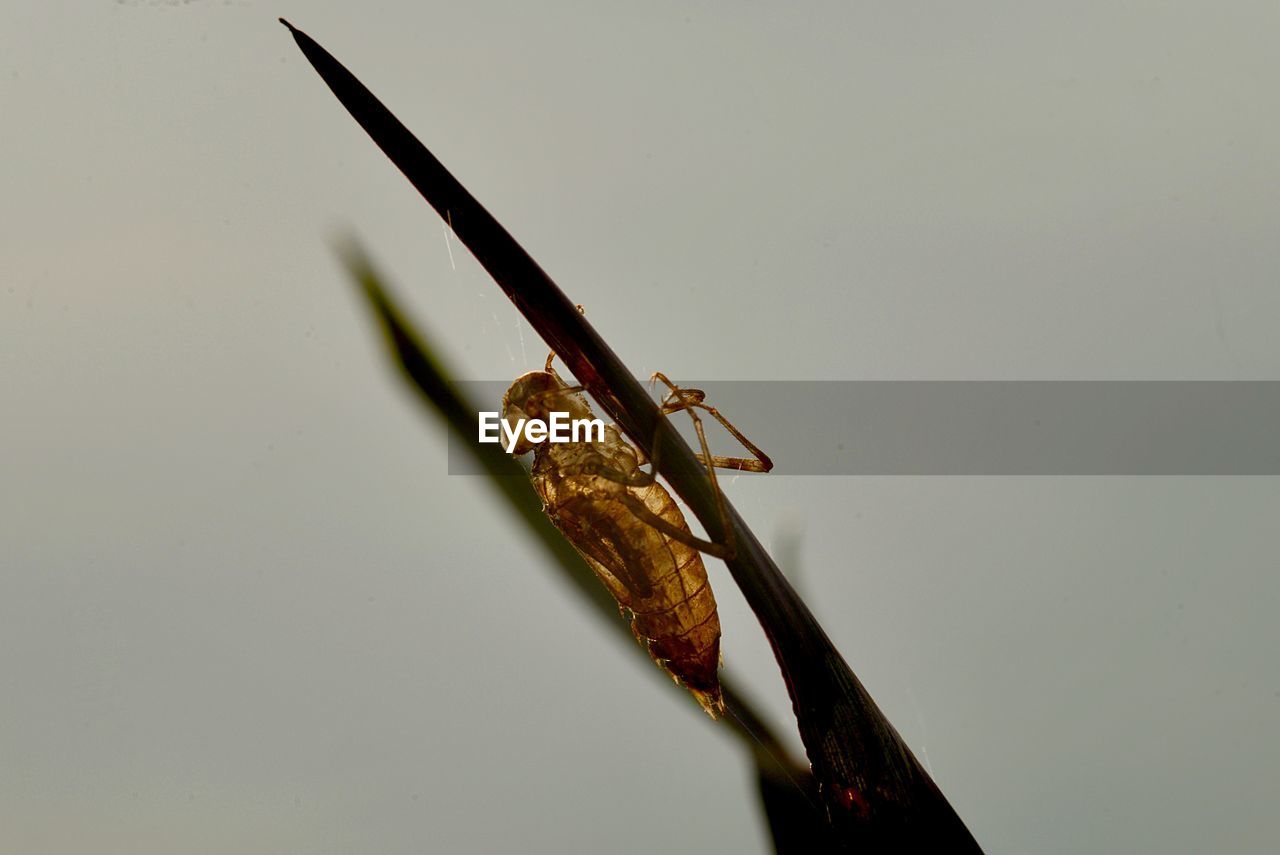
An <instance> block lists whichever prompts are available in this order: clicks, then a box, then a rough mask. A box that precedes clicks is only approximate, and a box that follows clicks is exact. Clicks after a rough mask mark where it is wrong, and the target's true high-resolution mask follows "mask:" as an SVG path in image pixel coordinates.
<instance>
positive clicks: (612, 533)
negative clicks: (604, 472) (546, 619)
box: [535, 467, 724, 718]
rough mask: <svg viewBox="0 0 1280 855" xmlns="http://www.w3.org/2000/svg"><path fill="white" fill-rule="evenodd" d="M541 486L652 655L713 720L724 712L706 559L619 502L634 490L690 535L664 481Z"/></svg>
mask: <svg viewBox="0 0 1280 855" xmlns="http://www.w3.org/2000/svg"><path fill="white" fill-rule="evenodd" d="M535 468H536V467H535ZM535 481H536V486H537V488H538V492H539V493H541V494H542V498H543V501H544V502H545V503H546V511H547V514H548V515H549V516H550V517H551V520H552V521H553V522H554V523H555V524H556V527H557V528H559V529H560V530H561V531H562V532H564V534H565V536H566V537H568V539H569V541H570V543H572V544H573V546H574V548H576V549H577V550H578V552H579V553H581V554H582V556H583V557H584V558H586V559H587V563H588V564H590V565H591V568H592V569H593V570H594V571H595V572H596V575H598V576H599V577H600V579H601V581H603V582H604V583H605V585H606V586H607V587H608V588H609V590H610V592H611V593H612V594H613V596H614V598H615V599H616V600H617V601H618V604H619V605H620V606H621V607H622V608H623V610H624V612H629V613H630V615H631V629H632V631H633V632H634V633H635V635H636V638H638V639H639V640H640V642H641V643H642V644H645V645H646V646H647V647H648V650H649V655H650V656H652V657H653V659H654V661H655V662H657V663H658V665H660V666H661V667H662V668H663V669H665V670H666V671H667V673H669V674H670V675H671V676H672V677H673V678H674V679H675V680H676V682H677V683H680V684H681V685H683V686H684V687H685V688H687V689H688V690H689V691H690V692H691V693H692V694H693V696H694V697H695V698H696V699H697V701H698V703H699V704H701V705H702V708H703V709H705V710H706V711H707V713H708V714H709V715H711V717H712V718H715V717H716V716H718V715H720V714H721V713H723V712H724V703H723V701H722V699H721V696H720V681H719V679H718V677H717V676H716V671H717V669H718V667H719V664H720V618H719V616H718V615H717V614H716V600H715V595H714V594H713V593H712V592H711V585H710V583H709V582H708V580H707V568H706V566H705V565H704V564H703V563H702V556H700V555H699V554H698V552H697V551H696V550H695V549H693V548H692V547H690V546H687V545H685V544H683V543H681V542H679V541H677V540H672V539H671V538H670V537H667V536H666V535H665V534H663V533H662V532H660V531H658V530H657V529H655V528H653V527H652V526H650V525H649V524H648V523H645V522H643V521H641V520H640V519H638V518H637V517H636V516H635V515H634V514H633V513H632V512H631V511H630V509H628V508H627V507H626V506H625V505H624V504H622V503H621V502H620V501H618V500H617V499H616V496H617V494H618V493H619V491H625V492H629V493H630V494H631V495H632V496H635V497H636V498H638V499H640V500H642V501H643V502H644V503H645V505H646V506H647V507H648V508H649V510H650V511H652V512H653V513H654V514H657V515H658V516H660V517H662V518H663V519H664V520H666V521H667V522H669V523H671V524H672V525H675V526H678V527H680V528H681V529H684V530H685V531H688V530H689V526H688V524H687V523H686V522H685V519H684V515H683V514H681V513H680V509H679V508H678V507H677V506H676V504H675V502H674V501H673V500H672V498H671V496H670V495H669V494H668V493H667V491H666V490H665V489H664V488H663V487H662V485H660V484H657V483H654V484H650V485H648V486H645V487H621V485H617V484H613V483H608V484H604V483H601V479H599V478H597V477H594V476H588V475H570V476H565V477H555V476H552V475H547V474H544V475H542V476H541V477H537V478H535ZM610 494H612V495H613V496H614V497H615V498H609V496H610Z"/></svg>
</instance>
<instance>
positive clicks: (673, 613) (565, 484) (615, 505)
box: [502, 354, 773, 719]
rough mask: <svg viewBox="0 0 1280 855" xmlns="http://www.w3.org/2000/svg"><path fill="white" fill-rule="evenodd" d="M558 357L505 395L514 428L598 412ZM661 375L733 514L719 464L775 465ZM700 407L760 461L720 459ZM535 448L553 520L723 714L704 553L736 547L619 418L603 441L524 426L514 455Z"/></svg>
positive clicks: (668, 409)
mask: <svg viewBox="0 0 1280 855" xmlns="http://www.w3.org/2000/svg"><path fill="white" fill-rule="evenodd" d="M552 356H554V354H552ZM552 356H549V357H547V363H546V368H545V370H543V371H531V372H529V373H528V374H525V375H523V376H521V377H519V378H517V379H516V380H515V382H514V383H512V384H511V387H510V388H509V389H508V390H507V393H506V395H504V396H503V399H502V418H503V419H504V420H505V421H506V422H507V423H508V425H516V424H517V422H518V420H519V419H521V418H526V419H534V418H537V419H542V420H544V421H546V420H547V419H548V416H549V414H550V413H553V412H560V413H567V414H568V417H569V418H570V419H590V418H593V415H592V411H591V407H590V405H589V404H588V403H587V401H586V399H585V398H584V397H583V396H582V394H581V393H582V391H583V389H582V387H581V386H569V385H567V384H566V383H565V382H564V381H563V380H562V379H561V378H560V376H559V375H558V374H556V373H555V370H554V369H553V368H552V367H551V360H552ZM654 379H655V380H661V381H662V382H663V383H665V384H666V385H667V386H668V388H669V389H670V393H669V394H668V395H667V396H666V397H665V398H664V399H663V401H662V405H661V411H662V414H663V415H664V416H665V415H668V414H670V413H674V412H678V411H680V410H684V411H686V412H688V413H689V415H690V416H691V417H692V418H693V421H694V427H695V429H696V431H697V434H698V439H699V442H700V443H701V445H702V454H701V455H699V460H700V461H701V462H703V463H704V464H705V465H706V466H707V469H708V472H709V473H710V475H711V480H712V484H713V486H715V488H716V496H717V500H718V501H720V503H721V512H722V516H724V507H723V498H722V497H721V495H720V492H719V487H718V485H716V484H715V468H716V467H720V468H723V469H737V470H748V471H755V472H768V471H769V470H770V469H772V468H773V463H772V462H771V461H770V460H769V458H768V456H767V455H765V454H764V452H762V451H760V449H758V448H756V447H755V446H754V445H752V444H751V443H750V442H749V441H748V440H747V439H746V437H744V436H743V435H742V434H741V433H739V432H738V430H737V429H736V428H735V427H734V426H733V425H731V424H730V423H729V422H728V421H727V420H726V419H725V418H724V417H723V416H721V415H720V413H719V412H718V411H717V410H716V409H715V408H714V407H710V406H708V405H707V404H705V403H704V402H703V399H704V397H705V396H704V394H703V393H702V392H701V391H699V390H697V389H682V388H680V387H678V386H676V385H675V384H674V383H672V382H671V381H670V380H668V379H667V378H666V377H665V376H663V375H662V374H655V375H654ZM698 409H700V410H703V411H705V412H707V413H709V414H710V415H712V416H713V417H714V418H715V419H716V420H717V421H719V422H720V423H721V424H723V425H724V426H725V427H726V428H727V429H728V430H729V431H730V433H732V434H733V435H734V437H736V438H737V439H738V441H739V442H741V443H742V444H743V446H744V447H745V448H747V449H748V450H749V451H750V452H751V453H752V454H753V455H754V458H736V457H713V456H712V455H711V453H710V452H709V450H708V448H707V441H706V436H705V435H704V433H703V429H702V422H701V420H700V419H699V418H698V416H697V414H696V413H695V410H698ZM529 451H533V452H534V458H533V467H532V470H531V472H530V474H531V477H532V478H533V484H534V487H535V489H536V490H537V492H538V494H539V495H540V496H541V497H542V501H543V509H544V510H545V511H546V513H547V516H549V517H550V518H551V521H552V523H554V524H555V526H556V528H558V529H559V530H560V531H561V533H563V534H564V536H565V537H566V538H568V540H569V542H570V543H571V544H572V545H573V547H574V548H575V549H576V550H577V551H578V553H579V554H581V555H582V557H583V558H584V559H586V562H587V564H588V565H589V566H590V567H591V569H592V570H593V571H595V574H596V575H597V576H598V577H599V578H600V581H601V582H603V583H604V585H605V587H607V588H608V589H609V592H610V593H611V594H613V597H614V599H615V600H617V601H618V607H619V610H620V611H621V612H622V614H623V615H624V616H627V615H629V616H630V618H631V630H632V632H633V633H634V634H635V636H636V638H637V639H638V640H639V641H640V643H641V644H642V645H644V646H645V647H646V648H647V649H648V651H649V655H650V656H651V657H652V658H653V660H654V661H655V662H656V663H657V664H658V665H659V666H660V667H661V668H662V669H663V670H665V671H666V672H667V673H668V674H670V675H671V677H672V679H674V680H675V681H676V683H678V684H680V685H683V686H684V687H685V688H686V689H688V690H689V692H690V693H691V694H692V695H693V697H694V698H695V699H696V700H697V701H698V703H699V704H700V705H701V706H702V708H703V709H704V710H706V712H707V714H708V715H710V716H711V717H712V718H713V719H714V718H716V717H718V716H719V715H721V714H722V713H723V712H724V700H723V698H722V697H721V693H720V681H719V678H718V677H717V669H718V668H719V664H720V618H719V615H718V614H717V612H716V599H715V595H714V594H713V593H712V591H711V584H710V582H709V581H708V579H707V569H706V566H705V565H704V564H703V562H702V556H701V555H699V552H706V553H708V554H711V555H714V556H717V557H720V558H729V557H731V555H732V551H733V549H732V544H731V543H730V544H717V543H712V542H710V541H706V540H702V539H701V538H698V537H695V536H694V534H693V532H691V531H690V530H689V525H688V523H687V522H685V519H684V515H683V514H681V512H680V509H679V507H677V506H676V503H675V501H674V500H673V499H672V498H671V495H670V494H669V493H668V492H667V491H666V489H665V488H664V487H663V486H662V485H661V484H659V483H658V482H657V481H656V480H654V476H653V474H652V473H651V472H646V471H644V470H642V469H641V468H640V466H641V465H643V464H644V463H645V462H646V461H645V460H644V459H643V457H642V455H641V454H640V452H639V451H638V450H637V449H636V448H634V447H633V446H632V445H631V444H630V443H628V442H627V441H626V440H625V439H624V438H623V437H622V434H621V433H620V432H619V431H618V429H617V428H616V427H615V426H613V425H606V426H605V430H604V439H603V440H602V441H601V440H598V439H597V440H592V441H579V442H557V443H552V442H546V441H541V442H535V441H534V440H531V439H529V437H528V436H527V435H526V434H525V433H524V432H523V431H522V432H521V434H520V435H519V436H518V437H517V438H516V441H515V444H514V447H513V449H512V453H513V454H514V455H516V456H520V455H523V454H527V453H528V452H529ZM727 530H728V527H727V526H726V531H727Z"/></svg>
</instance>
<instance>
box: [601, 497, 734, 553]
mask: <svg viewBox="0 0 1280 855" xmlns="http://www.w3.org/2000/svg"><path fill="white" fill-rule="evenodd" d="M609 498H610V499H611V500H614V501H618V502H621V503H622V504H624V505H626V506H627V510H629V511H631V513H633V514H635V516H636V518H637V519H638V520H640V521H641V522H643V523H645V524H647V525H650V526H652V527H653V528H656V529H657V530H658V531H660V532H662V533H663V534H665V535H666V536H667V537H669V538H671V539H672V540H678V541H680V542H681V543H683V544H684V545H685V546H688V547H690V548H692V549H696V550H698V551H699V552H705V553H707V554H708V555H714V556H715V557H716V558H723V559H724V560H725V561H728V560H729V559H730V558H732V557H733V547H732V546H725V545H724V544H720V543H712V542H711V541H709V540H703V539H702V538H700V537H695V536H694V534H693V532H691V531H689V530H688V529H684V528H681V527H680V526H677V525H674V524H672V523H670V522H668V521H667V520H665V519H663V518H662V517H660V516H658V515H657V514H655V513H654V512H653V511H651V510H649V506H648V505H646V504H645V503H644V501H643V500H642V499H640V498H639V497H638V496H635V495H633V494H631V493H619V494H618V495H616V496H612V495H611V496H609ZM726 531H728V529H727V528H726Z"/></svg>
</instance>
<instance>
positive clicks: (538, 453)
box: [533, 425, 639, 493]
mask: <svg viewBox="0 0 1280 855" xmlns="http://www.w3.org/2000/svg"><path fill="white" fill-rule="evenodd" d="M599 467H606V468H608V469H610V470H612V471H613V472H616V473H621V474H623V475H630V474H632V473H633V472H635V471H636V469H637V468H639V457H638V456H637V454H636V450H635V449H634V448H632V447H631V445H630V443H628V442H627V441H626V440H625V439H623V438H622V435H621V434H620V433H619V432H618V429H617V428H616V427H614V426H613V425H606V426H605V429H604V440H603V441H590V442H544V443H542V444H540V445H539V446H538V447H537V449H536V450H535V451H534V455H533V474H534V475H535V476H536V477H539V478H548V479H551V480H553V481H560V480H562V479H566V478H569V479H574V480H582V479H588V480H589V481H590V483H591V485H592V486H593V487H594V488H595V489H597V490H599V491H601V492H605V493H609V492H617V491H620V490H625V489H627V488H626V487H625V486H623V485H622V484H619V483H618V482H617V481H616V480H613V479H609V478H602V477H599V476H595V475H593V474H592V472H593V470H597V469H598V468H599Z"/></svg>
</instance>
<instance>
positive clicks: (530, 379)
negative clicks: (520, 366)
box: [502, 371, 593, 456]
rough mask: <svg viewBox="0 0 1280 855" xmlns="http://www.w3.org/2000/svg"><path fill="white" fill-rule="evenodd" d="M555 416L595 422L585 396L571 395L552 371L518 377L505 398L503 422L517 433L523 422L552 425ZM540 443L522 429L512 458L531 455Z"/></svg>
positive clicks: (503, 397) (532, 372)
mask: <svg viewBox="0 0 1280 855" xmlns="http://www.w3.org/2000/svg"><path fill="white" fill-rule="evenodd" d="M551 413H567V414H568V418H569V419H570V420H576V419H590V418H593V415H592V413H591V406H590V405H589V404H588V403H587V402H586V400H585V399H584V398H583V397H582V395H580V394H578V393H577V392H570V391H568V390H567V389H566V388H565V386H564V383H562V382H561V381H560V378H559V377H557V376H556V375H555V374H554V373H552V372H550V371H530V372H529V373H528V374H524V375H522V376H520V377H517V378H516V380H515V382H514V383H512V384H511V388H509V389H507V394H505V395H503V396H502V420H503V421H505V422H506V423H507V424H508V425H510V427H511V429H513V430H514V429H515V426H516V424H517V423H519V422H520V420H521V419H524V420H525V421H528V420H530V419H539V420H541V421H543V422H549V421H550V416H551ZM537 444H538V443H537V442H535V441H534V440H531V439H529V437H528V434H527V433H526V432H525V430H524V429H523V428H522V429H521V430H520V437H519V439H517V440H516V444H515V448H514V450H513V451H512V452H511V453H512V454H514V455H516V456H519V455H521V454H528V453H529V452H530V451H532V450H533V447H534V446H535V445H537Z"/></svg>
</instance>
